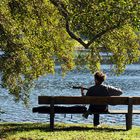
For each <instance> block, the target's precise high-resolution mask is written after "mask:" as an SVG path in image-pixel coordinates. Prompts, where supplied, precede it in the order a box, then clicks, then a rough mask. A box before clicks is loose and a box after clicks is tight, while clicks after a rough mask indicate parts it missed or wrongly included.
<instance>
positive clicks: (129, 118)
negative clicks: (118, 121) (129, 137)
mask: <svg viewBox="0 0 140 140" xmlns="http://www.w3.org/2000/svg"><path fill="white" fill-rule="evenodd" d="M125 118H126V130H130V129H132V114H125Z"/></svg>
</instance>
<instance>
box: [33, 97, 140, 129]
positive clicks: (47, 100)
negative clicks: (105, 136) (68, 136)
mask: <svg viewBox="0 0 140 140" xmlns="http://www.w3.org/2000/svg"><path fill="white" fill-rule="evenodd" d="M38 104H39V105H43V106H38V107H34V108H33V112H34V113H35V112H38V113H42V114H50V129H52V130H53V129H54V117H55V114H82V113H84V112H85V111H86V107H85V106H84V105H85V104H97V105H100V104H102V105H103V104H108V105H127V109H126V110H109V111H108V112H93V114H124V115H125V119H126V130H130V129H132V116H133V114H140V110H134V109H133V105H140V97H127V96H123V97H122V96H111V97H91V96H83V97H82V96H39V97H38ZM47 105H49V106H47ZM62 105H63V106H62ZM66 105H73V106H66Z"/></svg>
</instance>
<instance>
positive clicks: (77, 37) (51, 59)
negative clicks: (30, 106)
mask: <svg viewBox="0 0 140 140" xmlns="http://www.w3.org/2000/svg"><path fill="white" fill-rule="evenodd" d="M139 29H140V3H139V0H2V2H1V3H0V49H1V53H2V54H1V57H0V71H1V74H2V77H1V80H2V86H3V87H4V88H8V89H9V91H10V93H11V94H13V95H15V97H16V99H17V100H18V99H22V100H24V101H25V102H26V99H27V98H28V95H29V94H28V92H27V91H28V89H30V87H31V86H32V82H33V80H35V79H37V78H38V77H39V76H42V75H45V74H49V73H54V72H55V65H56V63H59V64H60V65H61V68H62V73H66V71H68V70H72V69H73V68H75V66H81V65H82V64H86V66H87V67H88V68H89V69H90V70H91V71H92V72H94V71H95V70H97V69H100V64H101V61H102V56H101V55H100V52H101V51H103V50H104V51H105V52H107V53H111V54H112V55H109V56H108V57H109V61H110V62H111V63H113V64H114V65H113V69H114V71H115V72H116V73H117V74H119V73H121V72H123V71H124V70H125V66H126V65H127V64H131V63H133V62H136V61H138V59H139V56H140V51H139V40H140V37H139V35H137V34H136V33H137V32H138V31H139ZM76 41H77V42H78V43H79V44H80V45H82V46H83V47H84V48H85V49H87V50H88V51H87V53H84V54H82V55H81V54H79V55H78V56H75V53H74V51H75V48H76V47H75V46H76V45H79V44H77V42H76ZM81 59H82V61H81ZM84 62H85V63H84Z"/></svg>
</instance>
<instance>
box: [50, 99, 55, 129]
mask: <svg viewBox="0 0 140 140" xmlns="http://www.w3.org/2000/svg"><path fill="white" fill-rule="evenodd" d="M54 116H55V114H54V102H53V100H52V102H51V104H50V129H51V130H53V129H54Z"/></svg>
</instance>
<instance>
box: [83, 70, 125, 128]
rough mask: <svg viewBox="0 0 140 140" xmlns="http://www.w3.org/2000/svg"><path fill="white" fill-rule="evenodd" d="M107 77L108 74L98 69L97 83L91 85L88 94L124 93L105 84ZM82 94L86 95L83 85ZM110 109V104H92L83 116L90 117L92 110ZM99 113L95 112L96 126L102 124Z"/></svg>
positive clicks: (110, 94)
mask: <svg viewBox="0 0 140 140" xmlns="http://www.w3.org/2000/svg"><path fill="white" fill-rule="evenodd" d="M105 79H106V75H105V74H104V73H103V72H99V71H97V72H96V73H95V74H94V80H95V85H94V86H91V87H90V88H89V89H88V91H87V93H86V96H119V95H121V94H122V90H121V89H119V88H115V87H113V86H107V85H104V84H103V82H104V80H105ZM81 95H82V96H85V95H84V89H83V88H82V87H81ZM105 111H108V105H94V104H90V105H89V108H88V110H87V111H86V112H85V113H84V114H83V117H85V118H88V115H89V114H90V115H91V114H92V112H105ZM99 117H100V115H99V114H94V126H95V127H97V126H100V122H99Z"/></svg>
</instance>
